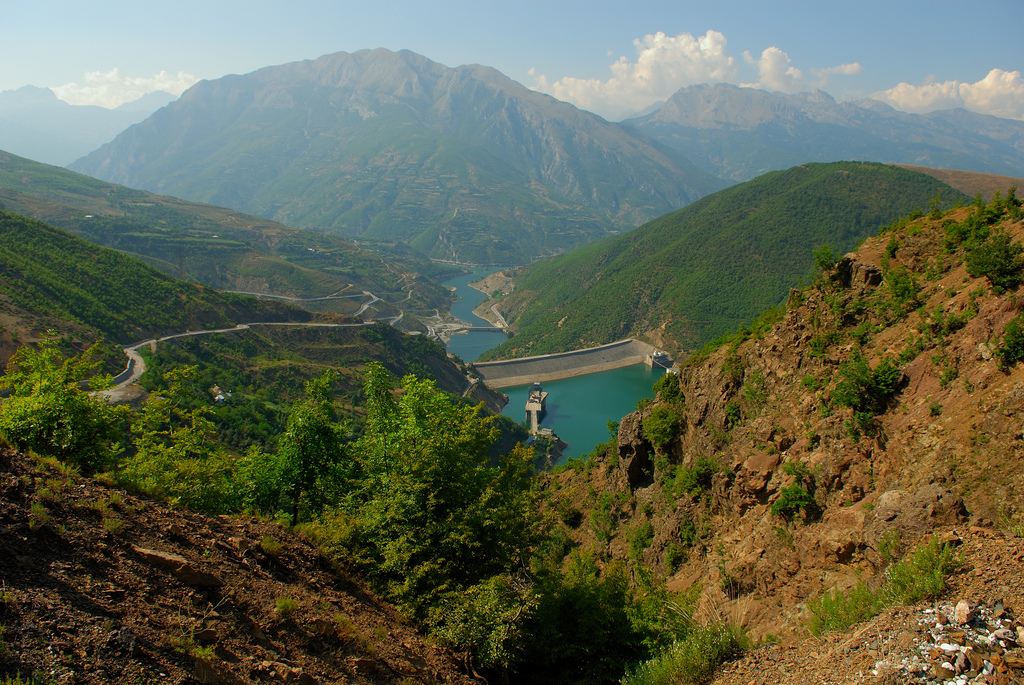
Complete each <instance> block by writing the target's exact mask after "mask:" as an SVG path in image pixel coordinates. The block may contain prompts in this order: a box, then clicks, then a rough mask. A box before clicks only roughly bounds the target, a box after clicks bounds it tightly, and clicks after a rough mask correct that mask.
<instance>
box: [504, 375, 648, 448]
mask: <svg viewBox="0 0 1024 685" xmlns="http://www.w3.org/2000/svg"><path fill="white" fill-rule="evenodd" d="M664 373H665V370H664V369H653V370H652V369H649V368H647V366H646V365H644V364H634V365H633V366H626V367H623V368H621V369H612V370H611V371H601V372H600V373H591V374H587V375H586V376H576V377H575V378H564V379H562V380H560V381H548V382H547V383H543V387H544V390H546V391H547V392H549V393H550V394H549V395H548V400H547V414H546V415H545V416H544V420H543V421H541V424H540V425H541V428H550V429H551V430H553V431H554V432H555V433H557V434H558V437H560V438H561V439H562V440H565V441H566V442H567V443H569V447H568V448H567V449H566V450H565V452H564V455H565V458H568V457H581V456H583V455H585V454H587V453H588V452H590V451H591V450H592V449H594V447H595V446H596V445H597V444H598V443H601V442H604V441H606V440H607V439H608V420H609V419H611V420H612V421H618V420H620V419H621V418H622V417H623V416H625V415H626V414H628V413H630V412H631V411H633V410H634V409H636V402H637V400H639V399H640V398H641V397H654V392H653V391H652V390H651V386H653V385H654V382H655V381H656V380H658V379H659V378H661V376H662V375H664ZM529 390H530V386H529V385H521V386H517V387H513V388H502V389H501V392H503V393H505V394H506V395H508V397H509V402H508V404H507V405H505V409H504V410H502V412H501V413H502V414H504V415H505V416H508V417H509V418H511V419H514V420H516V421H523V420H524V419H525V418H526V396H527V394H528V393H529Z"/></svg>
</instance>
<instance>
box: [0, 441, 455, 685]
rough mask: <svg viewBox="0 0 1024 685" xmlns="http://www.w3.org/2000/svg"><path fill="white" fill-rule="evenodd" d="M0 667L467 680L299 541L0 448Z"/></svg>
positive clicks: (301, 680) (301, 682) (35, 673)
mask: <svg viewBox="0 0 1024 685" xmlns="http://www.w3.org/2000/svg"><path fill="white" fill-rule="evenodd" d="M0 472H2V473H3V474H4V478H3V482H2V483H0V520H3V526H0V545H2V547H3V549H4V551H5V553H4V554H3V555H0V577H2V578H3V581H4V582H3V586H2V603H0V677H3V678H11V679H13V678H15V677H18V676H20V678H22V679H24V680H18V681H14V680H12V681H11V682H29V679H30V678H31V679H32V682H36V681H37V678H38V679H39V680H42V679H45V680H46V681H48V682H75V683H88V684H93V683H96V684H99V683H156V682H160V683H170V682H173V683H234V684H235V685H242V684H249V683H253V684H256V683H267V682H286V683H295V684H297V685H318V684H319V683H334V682H346V683H396V684H397V683H408V682H455V683H464V682H465V683H468V682H470V681H469V679H467V678H465V677H464V676H463V675H462V671H461V668H460V665H459V664H458V662H457V661H456V660H455V659H454V658H453V657H452V656H451V655H450V653H447V652H446V651H444V650H441V649H439V648H438V647H436V646H434V645H431V644H429V643H427V642H426V641H425V640H424V639H423V638H422V637H421V636H420V635H419V634H418V633H417V632H416V631H415V630H414V629H413V628H412V627H411V626H410V625H409V624H408V623H407V622H405V621H403V620H402V619H401V618H400V617H399V616H398V615H397V613H396V612H395V611H394V609H392V608H390V607H389V606H388V605H387V604H385V603H383V602H382V601H381V600H380V599H378V598H377V597H376V596H374V594H373V593H372V592H371V591H369V590H368V589H367V588H366V586H365V585H364V584H363V583H362V582H360V581H358V580H355V579H352V578H350V577H349V576H347V575H346V574H344V573H343V572H341V571H339V570H337V569H336V568H335V567H334V566H333V565H332V564H331V563H330V562H329V561H328V560H327V559H325V558H324V557H323V556H322V555H321V554H320V553H319V552H318V551H317V550H316V549H315V548H314V547H312V546H311V545H310V544H309V542H308V541H307V540H306V539H305V538H303V537H301V536H298V535H296V534H294V533H291V532H289V531H288V530H287V529H286V528H282V527H281V526H280V525H277V524H274V523H270V522H268V521H265V520H261V519H258V518H250V517H236V518H231V517H227V516H221V517H207V516H201V515H198V514H194V513H192V512H189V511H187V510H181V509H180V508H178V507H173V508H172V507H170V506H168V505H166V504H164V503H162V502H158V501H154V500H152V499H150V498H146V497H139V496H135V495H133V494H129V493H126V492H125V491H123V490H121V489H119V488H113V487H107V486H105V485H103V484H102V483H101V482H98V481H95V480H92V479H83V478H80V477H78V476H77V475H76V474H74V473H73V472H68V471H65V470H64V469H63V468H62V467H60V466H59V465H58V464H56V462H53V461H50V462H45V463H43V464H41V465H37V463H35V462H34V461H33V460H32V459H31V458H29V457H26V456H24V455H21V454H16V453H12V452H11V451H10V450H8V449H6V448H5V449H3V450H2V451H0Z"/></svg>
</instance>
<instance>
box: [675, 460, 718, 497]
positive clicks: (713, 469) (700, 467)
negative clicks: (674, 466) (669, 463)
mask: <svg viewBox="0 0 1024 685" xmlns="http://www.w3.org/2000/svg"><path fill="white" fill-rule="evenodd" d="M717 472H718V464H716V463H715V461H714V459H710V458H708V457H699V458H698V459H697V460H696V461H695V462H694V463H693V466H689V467H685V468H681V469H679V471H678V472H677V473H676V480H675V490H676V492H685V493H686V494H687V495H689V496H690V497H699V496H700V494H701V492H703V491H705V490H708V489H710V488H711V479H712V478H713V477H714V475H715V473H717Z"/></svg>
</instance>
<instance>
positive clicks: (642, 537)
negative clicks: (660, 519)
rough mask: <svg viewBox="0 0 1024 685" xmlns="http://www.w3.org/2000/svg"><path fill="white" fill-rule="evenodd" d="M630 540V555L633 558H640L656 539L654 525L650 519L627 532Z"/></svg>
mask: <svg viewBox="0 0 1024 685" xmlns="http://www.w3.org/2000/svg"><path fill="white" fill-rule="evenodd" d="M626 539H627V540H629V556H630V557H632V558H633V559H640V556H641V555H642V554H643V552H644V550H645V549H647V548H648V547H650V546H651V542H653V541H654V527H653V526H652V525H651V522H650V521H647V520H645V521H644V522H643V523H641V524H640V525H639V526H637V527H635V528H633V529H632V530H630V531H629V532H628V533H627V534H626Z"/></svg>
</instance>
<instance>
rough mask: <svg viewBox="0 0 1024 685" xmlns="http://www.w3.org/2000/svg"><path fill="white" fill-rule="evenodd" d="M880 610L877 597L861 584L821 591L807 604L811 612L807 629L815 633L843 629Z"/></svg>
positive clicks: (879, 600)
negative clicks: (819, 595) (844, 590)
mask: <svg viewBox="0 0 1024 685" xmlns="http://www.w3.org/2000/svg"><path fill="white" fill-rule="evenodd" d="M880 609H881V598H880V597H879V596H878V594H877V593H875V592H874V591H873V590H871V588H870V587H868V586H867V584H865V583H858V584H857V585H856V587H853V588H851V589H850V590H847V591H846V592H840V591H839V589H838V588H836V589H833V590H832V593H831V594H829V593H828V592H825V594H823V595H822V596H821V597H819V598H818V599H814V600H811V601H810V602H808V603H807V610H808V611H810V612H811V621H810V629H811V632H812V633H813V634H815V635H821V633H823V632H830V631H833V630H846V629H847V628H849V627H850V626H852V625H853V624H855V623H860V622H861V621H866V620H868V619H869V618H871V617H872V616H874V615H875V614H877V613H878V612H879V610H880Z"/></svg>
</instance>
